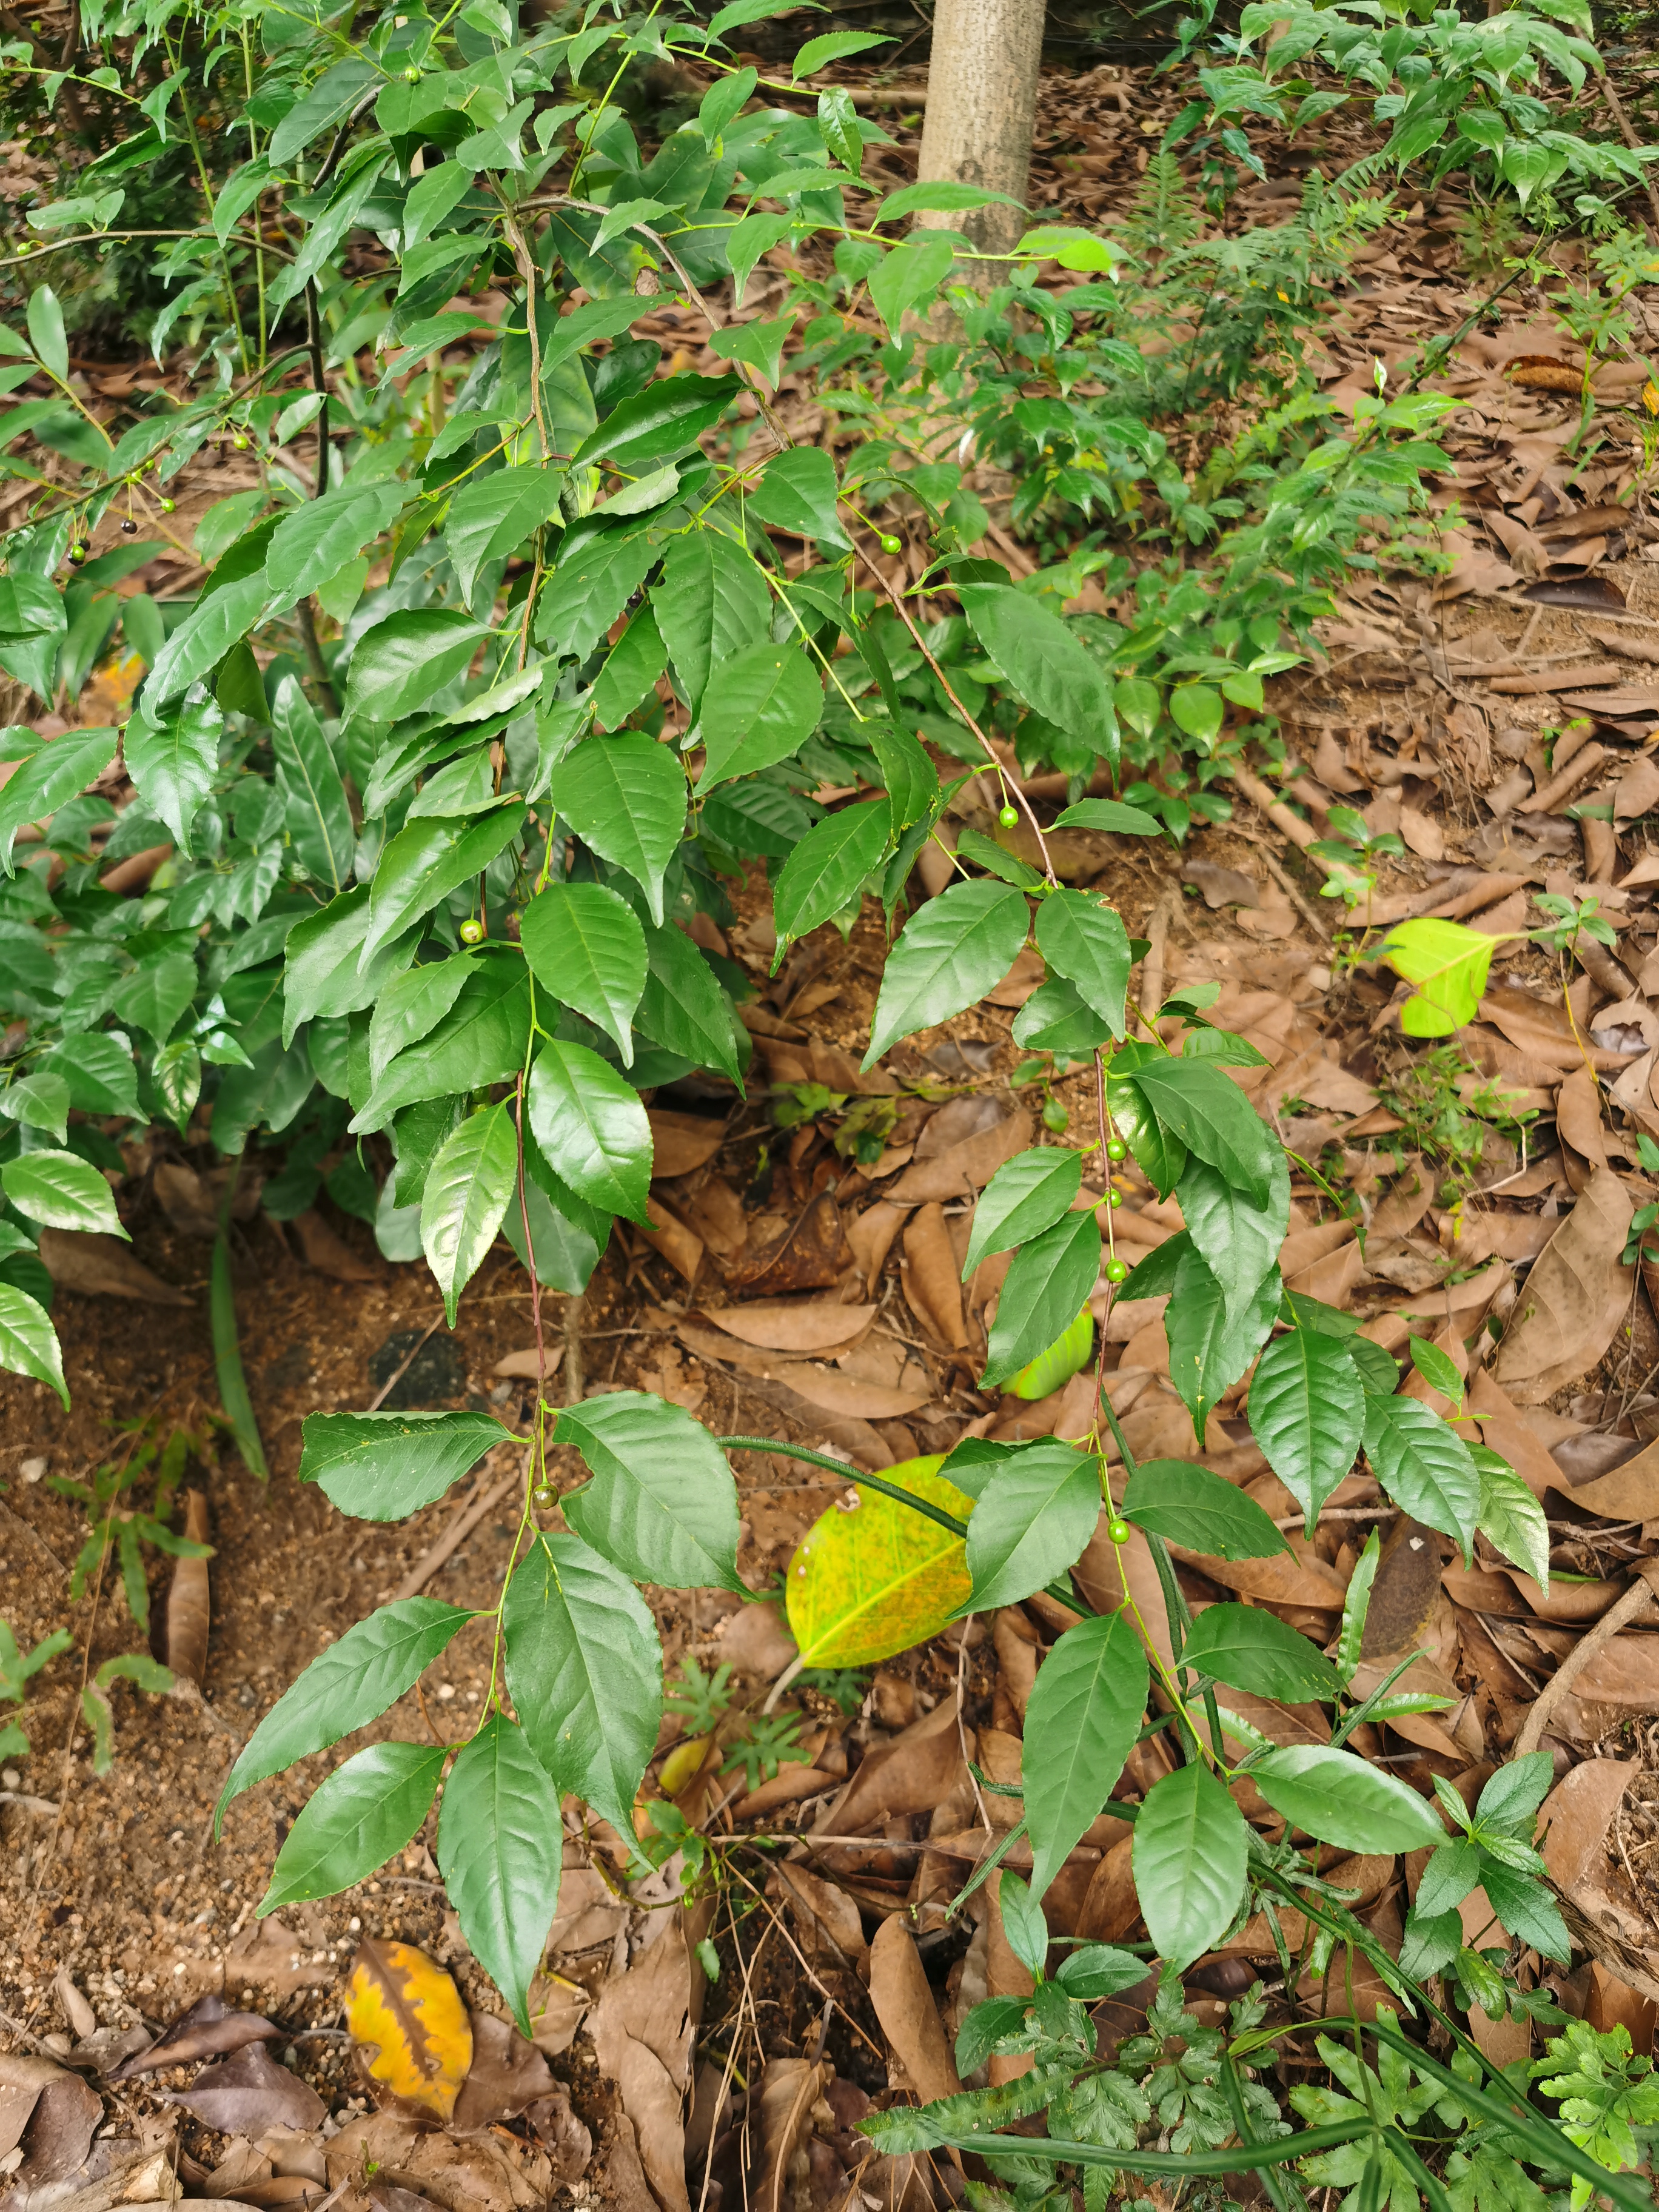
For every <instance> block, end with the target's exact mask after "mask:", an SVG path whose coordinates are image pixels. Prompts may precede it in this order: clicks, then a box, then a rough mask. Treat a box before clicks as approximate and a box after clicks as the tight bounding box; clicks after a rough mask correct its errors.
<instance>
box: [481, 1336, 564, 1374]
mask: <svg viewBox="0 0 1659 2212" xmlns="http://www.w3.org/2000/svg"><path fill="white" fill-rule="evenodd" d="M562 1358H564V1346H563V1345H562V1344H550V1345H547V1346H544V1348H543V1351H541V1352H538V1350H537V1348H536V1346H534V1345H533V1344H527V1345H526V1346H525V1348H524V1350H523V1351H522V1352H503V1353H502V1355H501V1358H499V1359H498V1360H497V1361H496V1362H495V1365H494V1366H493V1367H492V1368H491V1369H490V1370H489V1371H490V1373H491V1374H492V1375H510V1376H519V1377H521V1378H522V1379H523V1380H524V1381H526V1382H527V1383H533V1382H535V1380H536V1379H537V1377H538V1376H539V1375H542V1374H547V1375H552V1374H554V1373H556V1371H557V1369H558V1365H559V1362H560V1361H561V1360H562ZM544 1359H545V1364H544Z"/></svg>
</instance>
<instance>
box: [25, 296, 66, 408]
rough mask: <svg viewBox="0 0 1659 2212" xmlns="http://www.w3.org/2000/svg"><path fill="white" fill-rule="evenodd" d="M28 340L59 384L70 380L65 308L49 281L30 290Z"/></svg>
mask: <svg viewBox="0 0 1659 2212" xmlns="http://www.w3.org/2000/svg"><path fill="white" fill-rule="evenodd" d="M28 325H29V343H30V344H31V345H33V348H34V350H35V352H36V354H37V355H38V356H39V357H40V361H41V362H42V364H43V365H44V366H45V368H46V369H47V370H48V371H49V372H50V373H51V374H52V375H53V376H54V377H56V379H57V380H58V383H59V384H66V383H67V382H68V381H69V367H70V363H69V340H68V338H67V337H65V336H64V310H63V308H62V307H60V306H59V305H58V295H57V294H56V292H54V291H53V290H52V287H51V285H50V284H37V285H36V286H35V288H34V289H33V291H32V292H31V293H30V294H29V304H28Z"/></svg>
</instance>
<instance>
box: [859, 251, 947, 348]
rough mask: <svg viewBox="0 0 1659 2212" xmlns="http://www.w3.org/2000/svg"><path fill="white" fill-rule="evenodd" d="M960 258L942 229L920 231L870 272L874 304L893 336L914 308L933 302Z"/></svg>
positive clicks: (897, 333)
mask: <svg viewBox="0 0 1659 2212" xmlns="http://www.w3.org/2000/svg"><path fill="white" fill-rule="evenodd" d="M956 258H957V252H956V246H955V243H954V241H953V240H952V239H951V236H950V234H948V233H946V232H944V231H939V230H919V231H917V232H916V233H915V235H914V236H913V237H910V238H907V239H906V240H905V241H904V243H903V244H902V246H894V247H893V248H892V250H891V251H890V252H888V253H885V254H884V255H883V256H882V258H881V260H880V261H879V262H878V264H877V265H876V266H875V268H874V269H872V270H871V272H870V279H869V283H870V301H871V305H872V307H874V308H875V311H876V313H878V315H879V316H880V317H881V319H882V320H883V322H884V323H885V324H886V325H887V329H888V333H889V335H890V337H893V338H895V339H896V338H897V337H898V336H899V332H900V330H901V328H902V325H903V321H904V318H905V317H906V315H908V313H910V311H911V310H912V308H916V309H921V307H924V306H925V305H927V304H930V303H931V301H932V299H933V295H934V294H935V293H936V292H937V291H938V290H939V286H940V285H941V284H942V283H944V281H945V278H946V277H947V276H949V275H950V273H951V270H952V269H953V268H954V267H955V266H956Z"/></svg>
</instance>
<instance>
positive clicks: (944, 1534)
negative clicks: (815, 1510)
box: [784, 1456, 974, 1667]
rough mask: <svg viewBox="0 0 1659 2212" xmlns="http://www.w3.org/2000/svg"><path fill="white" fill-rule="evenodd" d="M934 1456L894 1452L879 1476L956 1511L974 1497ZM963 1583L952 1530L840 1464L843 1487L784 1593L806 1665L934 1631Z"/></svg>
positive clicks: (855, 1661)
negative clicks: (896, 1460)
mask: <svg viewBox="0 0 1659 2212" xmlns="http://www.w3.org/2000/svg"><path fill="white" fill-rule="evenodd" d="M943 1464H944V1462H943V1461H942V1460H940V1459H939V1457H937V1456H933V1457H929V1458H926V1459H908V1460H904V1461H902V1462H901V1463H900V1464H899V1465H898V1466H897V1467H888V1468H883V1469H882V1470H881V1476H882V1480H883V1481H884V1482H890V1483H893V1484H895V1485H896V1486H897V1487H898V1488H899V1489H901V1490H907V1491H911V1492H915V1495H916V1496H917V1497H918V1498H925V1499H927V1502H928V1503H929V1504H933V1505H938V1506H940V1507H942V1508H943V1509H944V1510H945V1512H947V1513H951V1514H954V1515H955V1516H956V1517H957V1520H959V1521H966V1520H967V1519H968V1517H969V1515H970V1514H971V1513H972V1511H973V1510H974V1500H973V1499H972V1498H971V1497H969V1496H967V1495H965V1494H964V1493H963V1492H962V1491H961V1490H959V1489H958V1488H957V1486H956V1485H955V1484H954V1483H953V1482H951V1481H950V1480H947V1479H946V1477H945V1476H944V1475H943V1474H940V1472H939V1469H940V1468H941V1466H942V1465H943ZM854 1500H855V1501H856V1503H854ZM971 1586H972V1585H971V1583H970V1581H969V1574H968V1565H967V1558H966V1553H965V1550H964V1547H963V1540H962V1538H961V1537H960V1536H953V1535H952V1534H951V1531H950V1530H949V1529H948V1528H941V1527H940V1526H939V1522H937V1521H930V1520H927V1518H926V1517H925V1516H923V1515H921V1514H920V1513H915V1512H913V1511H912V1510H911V1509H910V1508H909V1507H908V1505H901V1504H898V1503H897V1502H896V1500H895V1499H893V1498H887V1497H884V1495H883V1494H882V1493H881V1492H879V1491H877V1490H871V1489H869V1488H867V1487H864V1486H860V1483H859V1480H858V1474H857V1470H856V1469H849V1470H848V1488H847V1490H846V1491H845V1492H843V1493H842V1495H841V1496H840V1497H839V1498H837V1500H836V1503H835V1504H832V1505H830V1506H829V1508H827V1510H825V1511H824V1512H823V1513H821V1514H820V1515H819V1516H818V1518H817V1520H816V1521H815V1522H813V1524H812V1526H811V1528H809V1529H808V1530H807V1532H806V1534H805V1536H804V1537H803V1538H802V1539H801V1542H800V1547H799V1550H798V1551H797V1552H796V1553H795V1555H794V1557H793V1559H791V1560H790V1562H789V1567H788V1571H787V1575H786V1576H785V1578H784V1603H785V1606H786V1607H787V1611H788V1615H789V1629H790V1633H791V1634H792V1635H793V1638H794V1639H795V1641H796V1643H797V1644H799V1647H800V1653H801V1657H802V1660H803V1661H804V1662H805V1664H806V1665H807V1666H809V1667H867V1666H870V1665H872V1664H873V1663H874V1662H877V1661H878V1660H882V1659H890V1658H892V1657H893V1656H894V1655H895V1654H896V1653H897V1652H900V1651H908V1650H911V1649H912V1648H913V1647H914V1646H915V1645H917V1644H925V1643H927V1640H928V1638H930V1637H933V1636H937V1635H938V1634H939V1631H940V1629H942V1628H944V1627H945V1626H948V1624H949V1623H950V1622H951V1620H954V1619H955V1618H956V1617H957V1613H958V1612H959V1611H960V1609H961V1607H963V1604H964V1602H965V1601H966V1600H967V1596H968V1593H969V1589H970V1588H971Z"/></svg>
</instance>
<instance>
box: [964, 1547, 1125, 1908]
mask: <svg viewBox="0 0 1659 2212" xmlns="http://www.w3.org/2000/svg"><path fill="white" fill-rule="evenodd" d="M972 1526H973V1523H972V1522H969V1528H970V1529H971V1528H972ZM1150 1687H1151V1680H1150V1672H1149V1669H1148V1667H1147V1663H1146V1650H1145V1649H1144V1647H1143V1646H1142V1644H1141V1642H1140V1639H1139V1637H1138V1636H1137V1635H1136V1634H1135V1632H1134V1629H1133V1626H1132V1625H1131V1623H1130V1620H1129V1618H1128V1615H1127V1613H1124V1612H1119V1613H1103V1614H1101V1615H1100V1616H1099V1617H1098V1618H1097V1620H1082V1621H1079V1623H1078V1625H1077V1626H1076V1627H1074V1628H1068V1629H1067V1630H1066V1632H1065V1634H1064V1635H1063V1636H1062V1637H1061V1638H1060V1641H1059V1642H1058V1643H1057V1644H1055V1645H1054V1649H1053V1650H1051V1651H1050V1652H1049V1654H1048V1657H1047V1658H1046V1659H1045V1660H1044V1661H1043V1662H1042V1666H1041V1667H1039V1668H1038V1669H1037V1677H1036V1687H1035V1688H1034V1689H1033V1690H1032V1692H1031V1696H1030V1703H1029V1705H1027V1707H1026V1711H1025V1758H1024V1777H1025V1783H1024V1788H1025V1820H1026V1826H1027V1827H1028V1829H1029V1830H1030V1838H1031V1893H1032V1895H1033V1896H1035V1897H1041V1896H1042V1893H1043V1892H1044V1891H1045V1890H1046V1889H1047V1888H1048V1885H1049V1883H1050V1882H1051V1881H1053V1880H1054V1876H1055V1875H1057V1874H1058V1873H1059V1872H1060V1868H1061V1867H1062V1866H1063V1865H1064V1864H1065V1862H1066V1854H1067V1852H1068V1851H1070V1850H1071V1849H1072V1846H1073V1844H1075V1843H1076V1842H1077V1841H1078V1840H1079V1838H1080V1837H1081V1836H1082V1834H1083V1832H1084V1831H1085V1829H1086V1828H1087V1827H1088V1826H1089V1824H1090V1822H1091V1820H1094V1819H1095V1818H1096V1816H1097V1814H1098V1813H1099V1811H1100V1808H1101V1807H1102V1806H1103V1804H1104V1803H1105V1802H1106V1800H1107V1799H1108V1797H1109V1796H1110V1795H1111V1793H1112V1788H1113V1785H1114V1784H1115V1782H1116V1780H1117V1778H1118V1777H1119V1775H1120V1774H1121V1772H1122V1771H1123V1762H1124V1760H1125V1759H1127V1757H1128V1756H1129V1753H1130V1752H1131V1751H1132V1750H1133V1747H1134V1743H1135V1739H1136V1737H1137V1735H1139V1731H1140V1723H1141V1721H1142V1719H1143V1718H1144V1717H1145V1715H1146V1699H1147V1694H1148V1692H1149V1689H1150Z"/></svg>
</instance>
